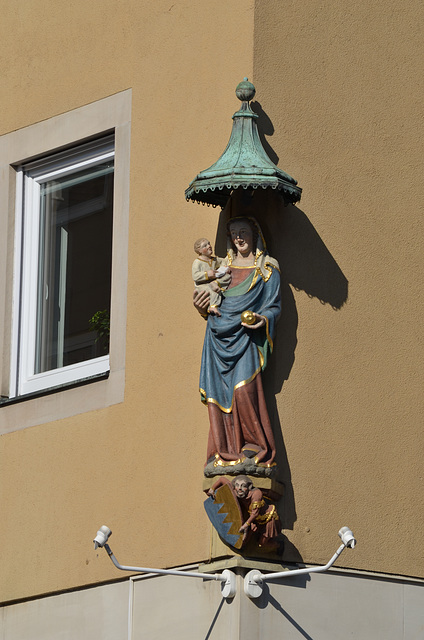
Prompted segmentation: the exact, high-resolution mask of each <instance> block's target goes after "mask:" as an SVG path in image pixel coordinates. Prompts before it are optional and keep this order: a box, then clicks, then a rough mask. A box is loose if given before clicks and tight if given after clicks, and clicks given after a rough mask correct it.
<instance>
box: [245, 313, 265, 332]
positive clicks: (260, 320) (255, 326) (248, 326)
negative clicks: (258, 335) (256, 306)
mask: <svg viewBox="0 0 424 640" xmlns="http://www.w3.org/2000/svg"><path fill="white" fill-rule="evenodd" d="M255 318H256V322H255V324H246V323H245V322H242V323H241V324H242V326H243V327H246V329H259V328H260V327H263V326H264V325H265V320H266V318H265V316H261V315H259V313H255Z"/></svg>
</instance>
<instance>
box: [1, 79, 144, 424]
mask: <svg viewBox="0 0 424 640" xmlns="http://www.w3.org/2000/svg"><path fill="white" fill-rule="evenodd" d="M131 100H132V92H131V89H127V90H125V91H121V92H119V93H117V94H114V95H112V96H109V97H107V98H103V99H101V100H98V101H96V102H93V103H90V104H87V105H85V106H83V107H79V108H77V109H74V110H72V111H68V112H66V113H63V114H61V115H58V116H53V117H48V115H46V118H45V119H43V120H41V121H40V122H37V123H35V124H30V125H29V126H27V127H24V128H22V129H16V130H14V131H12V132H10V133H6V134H4V135H1V136H0V225H1V229H2V233H0V395H1V398H0V435H1V434H3V433H8V432H11V431H16V430H18V429H24V428H26V427H30V426H33V425H37V424H45V423H48V422H50V421H54V420H59V419H62V418H68V417H70V416H73V415H76V414H80V413H83V412H86V411H93V410H98V409H103V408H105V407H108V406H110V405H113V404H116V403H119V402H123V400H124V390H125V350H126V311H127V308H126V307H127V281H128V226H129V184H130V162H129V159H130V136H131ZM112 133H114V136H115V163H114V164H115V167H114V195H113V216H114V218H113V238H112V283H111V309H110V326H111V331H110V346H109V356H108V358H109V363H108V367H107V368H106V366H104V363H103V365H102V369H103V371H104V373H101V374H94V375H93V376H91V375H87V370H86V371H85V372H84V374H81V376H83V379H81V380H79V378H80V375H79V374H78V375H76V374H75V371H74V372H73V374H72V380H73V382H70V383H68V382H66V381H64V380H62V381H59V379H58V378H56V379H55V380H53V379H51V381H50V382H49V383H48V384H46V386H45V387H44V384H43V388H42V389H39V390H34V391H27V389H29V387H27V388H26V389H25V392H24V393H23V394H22V395H18V393H22V389H21V390H19V389H18V388H17V385H16V380H17V374H18V372H19V367H20V366H21V365H20V363H18V360H17V354H18V353H20V345H19V341H20V340H21V336H20V334H19V331H18V329H17V327H18V326H20V319H19V314H20V298H19V296H18V294H17V292H18V291H19V287H20V277H21V268H22V259H23V256H22V250H21V247H22V243H21V240H22V226H21V222H22V215H20V216H19V215H17V214H16V212H17V210H18V211H19V210H20V211H21V214H22V206H23V204H24V203H23V200H22V196H21V195H20V194H22V193H23V171H22V165H24V164H26V165H28V163H30V162H32V161H37V162H38V161H39V159H40V158H43V157H44V158H47V157H48V156H52V155H53V154H56V153H62V152H65V151H66V152H69V153H72V149H75V148H77V147H78V146H79V145H81V144H84V143H87V142H91V141H93V140H95V139H99V138H101V137H102V136H105V135H107V134H112ZM47 170H48V166H47V165H46V171H47ZM64 370H65V367H63V373H64ZM38 375H40V374H38ZM30 377H31V376H28V380H29V378H30ZM87 378H88V379H87ZM77 379H78V380H79V381H78V380H77ZM57 382H58V383H59V384H58V385H56V383H57ZM37 384H38V383H37ZM52 385H53V386H52Z"/></svg>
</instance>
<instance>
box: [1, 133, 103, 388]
mask: <svg viewBox="0 0 424 640" xmlns="http://www.w3.org/2000/svg"><path fill="white" fill-rule="evenodd" d="M113 176H114V136H113V135H112V136H108V137H105V138H102V139H100V140H97V141H95V142H92V143H89V144H84V145H80V146H78V147H76V148H73V149H71V150H70V151H66V152H62V153H59V154H55V155H52V156H49V157H47V158H43V159H41V160H38V161H35V162H32V163H28V164H24V165H23V166H20V167H18V170H17V185H18V186H17V204H18V206H17V215H18V216H19V217H21V218H22V221H19V220H18V221H17V228H18V229H20V238H18V241H17V246H20V247H22V256H21V259H20V264H21V277H20V278H15V282H16V286H17V291H16V292H15V297H16V298H17V299H19V301H20V304H19V311H18V313H19V322H18V326H17V327H16V329H17V339H16V340H15V344H16V348H17V354H16V355H15V354H13V356H12V357H13V361H14V362H16V363H17V366H16V373H14V375H13V379H12V385H14V386H15V388H16V395H23V394H27V393H31V392H34V391H39V390H41V389H45V388H51V387H55V386H59V385H61V384H66V383H69V382H72V381H74V380H79V379H82V378H86V377H89V376H93V375H96V374H100V373H104V372H106V371H108V370H109V342H108V327H107V324H108V319H109V317H110V293H111V273H112V262H111V261H112V226H113ZM20 205H22V206H20ZM90 319H91V322H90ZM96 319H97V320H98V322H97V323H96ZM102 321H103V322H102ZM99 325H100V326H99ZM102 329H103V330H102ZM15 378H16V381H15ZM11 391H12V394H13V391H14V390H13V386H12V389H11Z"/></svg>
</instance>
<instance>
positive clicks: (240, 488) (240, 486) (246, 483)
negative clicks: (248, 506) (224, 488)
mask: <svg viewBox="0 0 424 640" xmlns="http://www.w3.org/2000/svg"><path fill="white" fill-rule="evenodd" d="M232 485H233V487H234V491H235V493H236V496H237V497H238V498H247V496H248V494H249V491H251V490H252V489H253V483H252V481H251V480H250V479H249V478H248V477H247V476H236V477H235V478H234V480H233V481H232Z"/></svg>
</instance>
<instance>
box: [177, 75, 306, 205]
mask: <svg viewBox="0 0 424 640" xmlns="http://www.w3.org/2000/svg"><path fill="white" fill-rule="evenodd" d="M255 93H256V90H255V87H254V86H253V84H252V83H251V82H249V81H248V79H247V78H244V80H243V81H242V82H240V84H238V85H237V88H236V95H237V97H238V99H239V100H241V102H242V105H241V108H240V110H239V111H236V113H235V114H234V115H233V130H232V132H231V137H230V140H229V142H228V144H227V147H226V149H225V151H224V153H223V154H222V156H221V157H220V158H219V160H217V161H216V162H215V164H213V165H212V166H211V167H209V169H205V170H204V171H201V172H200V173H199V174H198V175H197V176H196V177H195V179H194V180H193V181H192V182H190V185H189V187H188V189H186V191H185V196H186V200H193V201H194V202H199V203H200V202H201V203H202V204H211V205H213V206H217V205H219V206H221V207H224V206H225V204H226V203H227V200H228V198H229V197H230V195H231V192H232V191H233V190H234V189H238V188H239V187H242V188H243V189H258V188H259V187H262V189H278V190H279V191H280V192H282V193H283V195H284V197H285V199H286V200H288V201H289V202H297V201H298V200H300V196H301V193H302V189H301V188H300V187H298V186H297V181H296V180H295V179H294V178H292V177H291V176H289V175H288V174H287V173H285V171H282V170H281V169H279V168H278V167H277V165H275V164H274V163H273V162H272V160H271V159H270V158H269V157H268V155H267V153H266V151H265V149H264V148H263V146H262V143H261V140H260V138H259V134H258V127H257V124H256V119H257V118H258V115H257V114H256V113H254V112H253V111H252V109H251V108H250V104H249V102H250V100H252V99H253V97H254V96H255Z"/></svg>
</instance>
